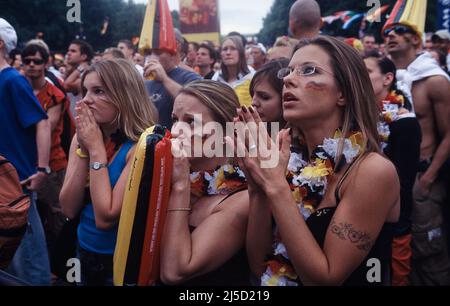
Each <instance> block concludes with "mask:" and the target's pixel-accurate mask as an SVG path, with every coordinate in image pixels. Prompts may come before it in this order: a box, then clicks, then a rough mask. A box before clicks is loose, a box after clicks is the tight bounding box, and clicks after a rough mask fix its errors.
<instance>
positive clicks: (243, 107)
mask: <svg viewBox="0 0 450 306" xmlns="http://www.w3.org/2000/svg"><path fill="white" fill-rule="evenodd" d="M242 110H243V111H244V113H247V112H248V111H247V107H245V105H243V106H242Z"/></svg>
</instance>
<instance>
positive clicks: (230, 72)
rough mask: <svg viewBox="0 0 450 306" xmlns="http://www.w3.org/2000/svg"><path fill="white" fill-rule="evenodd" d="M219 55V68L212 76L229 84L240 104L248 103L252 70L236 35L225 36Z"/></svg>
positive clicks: (249, 100) (249, 102)
mask: <svg viewBox="0 0 450 306" xmlns="http://www.w3.org/2000/svg"><path fill="white" fill-rule="evenodd" d="M220 55H221V58H222V63H221V66H220V68H221V70H220V71H218V72H216V73H215V74H214V76H213V78H212V80H214V81H219V82H222V83H225V84H228V85H229V86H231V87H232V88H233V89H234V90H235V92H236V94H237V95H238V97H239V101H240V103H241V105H248V106H249V105H250V104H251V97H250V93H249V86H250V81H251V79H252V77H253V74H254V72H251V71H250V69H249V68H248V66H247V61H246V59H245V49H244V46H243V45H242V41H241V39H240V38H239V37H238V36H230V37H227V38H225V40H224V41H223V43H222V46H221V51H220Z"/></svg>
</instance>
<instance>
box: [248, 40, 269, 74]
mask: <svg viewBox="0 0 450 306" xmlns="http://www.w3.org/2000/svg"><path fill="white" fill-rule="evenodd" d="M250 54H251V56H252V57H253V69H255V71H256V70H258V69H259V68H261V67H262V66H263V65H264V64H265V63H266V61H267V50H266V47H264V45H263V44H261V43H258V44H256V45H253V46H251V50H250Z"/></svg>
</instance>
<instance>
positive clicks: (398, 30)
mask: <svg viewBox="0 0 450 306" xmlns="http://www.w3.org/2000/svg"><path fill="white" fill-rule="evenodd" d="M392 31H395V33H397V34H398V35H403V34H406V33H410V34H415V33H416V32H414V30H413V29H411V28H410V27H407V26H404V25H397V26H394V27H391V28H389V29H386V30H384V36H388V35H389V33H391V32H392Z"/></svg>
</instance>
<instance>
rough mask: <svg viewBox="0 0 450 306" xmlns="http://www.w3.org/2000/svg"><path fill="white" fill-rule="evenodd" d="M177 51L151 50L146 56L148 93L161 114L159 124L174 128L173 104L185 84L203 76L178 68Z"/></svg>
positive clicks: (145, 74) (145, 73)
mask: <svg viewBox="0 0 450 306" xmlns="http://www.w3.org/2000/svg"><path fill="white" fill-rule="evenodd" d="M177 62H178V55H177V52H176V51H175V50H165V49H151V50H149V52H148V53H147V55H146V66H145V68H144V70H145V72H144V76H145V77H146V78H151V79H152V80H148V81H146V82H145V86H146V88H147V92H148V93H149V95H150V98H151V100H152V101H153V103H154V104H155V106H156V108H157V109H158V113H159V124H161V125H163V126H166V127H167V128H168V129H170V128H171V127H172V110H173V102H174V99H175V97H176V95H177V94H178V92H179V91H180V90H181V88H182V86H183V85H184V84H187V83H190V82H192V81H195V80H200V79H201V76H200V75H198V74H197V73H194V72H190V71H187V70H184V69H182V68H179V67H178V66H177Z"/></svg>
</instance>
